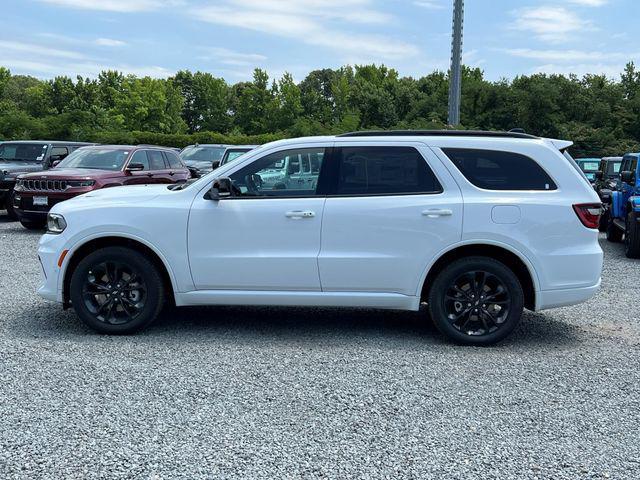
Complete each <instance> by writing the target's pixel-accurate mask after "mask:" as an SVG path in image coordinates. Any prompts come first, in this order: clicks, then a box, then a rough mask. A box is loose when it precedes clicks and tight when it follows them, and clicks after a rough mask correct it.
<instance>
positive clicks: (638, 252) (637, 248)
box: [624, 212, 640, 258]
mask: <svg viewBox="0 0 640 480" xmlns="http://www.w3.org/2000/svg"><path fill="white" fill-rule="evenodd" d="M624 247H625V248H624V253H625V255H626V256H627V258H640V223H638V217H637V215H636V213H635V212H629V213H628V214H627V228H626V232H625V235H624Z"/></svg>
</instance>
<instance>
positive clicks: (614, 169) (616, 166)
mask: <svg viewBox="0 0 640 480" xmlns="http://www.w3.org/2000/svg"><path fill="white" fill-rule="evenodd" d="M620 165H621V162H609V163H608V164H607V173H608V174H609V175H615V174H616V173H620Z"/></svg>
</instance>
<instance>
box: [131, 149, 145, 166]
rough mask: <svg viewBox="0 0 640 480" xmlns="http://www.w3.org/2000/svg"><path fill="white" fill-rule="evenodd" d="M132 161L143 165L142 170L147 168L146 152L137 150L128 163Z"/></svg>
mask: <svg viewBox="0 0 640 480" xmlns="http://www.w3.org/2000/svg"><path fill="white" fill-rule="evenodd" d="M132 163H138V164H140V165H142V166H143V167H144V169H143V170H149V159H148V158H147V152H146V151H144V150H138V151H137V152H136V153H134V154H133V156H132V157H131V160H130V161H129V165H131V164H132Z"/></svg>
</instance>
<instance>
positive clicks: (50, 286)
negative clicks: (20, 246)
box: [38, 232, 68, 303]
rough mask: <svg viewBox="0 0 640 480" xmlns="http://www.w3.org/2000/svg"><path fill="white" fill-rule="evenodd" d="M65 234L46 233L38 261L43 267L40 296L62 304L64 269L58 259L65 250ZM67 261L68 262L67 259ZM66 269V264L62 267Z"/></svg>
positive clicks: (41, 241)
mask: <svg viewBox="0 0 640 480" xmlns="http://www.w3.org/2000/svg"><path fill="white" fill-rule="evenodd" d="M65 244H66V238H65V236H64V232H63V233H62V234H60V235H52V234H49V233H46V234H44V235H43V236H42V238H41V239H40V243H39V245H38V259H39V260H40V265H41V266H42V270H41V276H40V285H39V287H38V295H40V296H41V297H42V298H44V299H46V300H51V301H53V302H59V303H62V301H63V299H62V279H61V277H62V275H61V272H62V269H61V268H60V267H59V266H58V259H59V258H60V255H61V254H62V252H63V251H64V249H65ZM65 261H68V259H66V260H65ZM62 266H63V267H65V264H63V265H62Z"/></svg>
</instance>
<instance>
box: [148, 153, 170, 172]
mask: <svg viewBox="0 0 640 480" xmlns="http://www.w3.org/2000/svg"><path fill="white" fill-rule="evenodd" d="M147 156H148V157H149V168H150V169H151V170H164V169H165V168H167V167H166V166H165V164H164V157H163V156H162V152H160V151H158V150H147Z"/></svg>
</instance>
